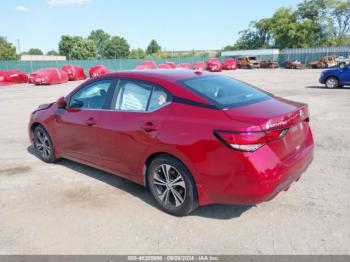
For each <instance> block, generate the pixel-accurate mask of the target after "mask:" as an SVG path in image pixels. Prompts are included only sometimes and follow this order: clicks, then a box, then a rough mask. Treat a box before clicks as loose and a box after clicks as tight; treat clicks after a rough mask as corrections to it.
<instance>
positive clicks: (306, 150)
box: [29, 70, 314, 216]
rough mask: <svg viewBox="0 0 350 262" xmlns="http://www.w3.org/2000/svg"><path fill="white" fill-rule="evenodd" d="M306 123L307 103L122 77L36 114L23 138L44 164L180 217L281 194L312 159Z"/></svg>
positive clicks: (172, 76)
mask: <svg viewBox="0 0 350 262" xmlns="http://www.w3.org/2000/svg"><path fill="white" fill-rule="evenodd" d="M309 119H310V117H309V110H308V106H307V105H306V104H302V103H298V102H293V101H290V100H286V99H283V98H278V97H276V96H273V95H271V94H269V93H266V92H264V91H262V90H260V89H257V88H255V87H252V86H250V85H248V84H245V83H242V82H240V81H238V80H235V79H232V78H229V77H225V76H221V75H212V74H210V73H205V72H197V71H196V72H195V71H189V70H148V71H147V70H145V71H126V72H117V73H112V74H108V75H104V76H100V77H97V78H94V79H91V80H89V81H87V82H85V83H83V84H81V85H80V86H79V87H77V88H76V89H75V90H74V91H72V92H71V93H70V94H68V95H67V96H66V97H61V98H59V99H58V100H57V101H56V102H53V103H49V104H45V105H41V106H39V108H38V109H37V110H36V111H34V112H33V113H32V115H31V119H30V123H29V135H30V141H31V142H32V145H33V146H34V148H35V149H36V151H37V153H38V155H39V156H40V157H41V158H42V160H44V161H45V162H50V163H52V162H55V161H56V160H58V159H59V158H67V159H71V160H74V161H77V162H81V163H84V164H87V165H91V166H93V167H98V168H100V169H103V170H105V171H108V172H111V173H113V174H116V175H119V176H122V177H124V178H126V179H129V180H131V181H134V182H136V183H138V184H141V185H144V186H145V187H147V188H148V189H149V190H150V192H151V194H152V195H153V197H154V199H155V201H156V202H157V203H158V204H159V206H160V207H161V209H163V210H164V211H166V212H169V213H171V214H173V215H177V216H181V215H186V214H189V213H190V212H191V211H193V210H194V209H195V208H196V207H197V206H202V205H207V204H213V203H226V204H244V205H252V204H257V203H261V202H263V201H267V200H270V199H272V198H273V197H274V196H276V195H277V194H278V193H279V192H281V191H283V190H286V189H288V188H289V187H290V185H291V184H292V183H293V182H294V181H298V180H299V179H300V177H301V174H302V173H303V172H304V171H305V170H306V168H307V167H308V165H309V164H310V163H311V161H312V159H313V148H314V142H313V137H312V132H311V129H310V125H309ZM96 145H98V146H96Z"/></svg>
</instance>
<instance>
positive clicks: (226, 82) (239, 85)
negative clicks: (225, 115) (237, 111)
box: [179, 76, 270, 109]
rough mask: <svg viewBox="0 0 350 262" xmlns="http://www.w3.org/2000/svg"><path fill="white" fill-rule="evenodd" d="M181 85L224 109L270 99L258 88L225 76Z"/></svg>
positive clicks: (196, 80)
mask: <svg viewBox="0 0 350 262" xmlns="http://www.w3.org/2000/svg"><path fill="white" fill-rule="evenodd" d="M179 83H180V84H181V85H182V86H183V87H185V88H187V89H189V90H191V91H193V92H194V93H197V94H199V95H200V96H202V97H203V98H205V99H207V100H209V101H210V102H212V103H213V104H215V105H217V106H218V107H219V108H222V109H224V108H230V107H234V106H241V105H247V104H252V103H257V102H260V101H264V100H267V99H269V98H270V96H269V95H268V94H267V93H265V92H263V91H260V90H258V89H257V88H254V87H252V86H250V85H248V84H245V83H243V82H240V81H238V80H235V79H232V78H230V77H225V76H208V77H200V78H193V79H187V80H183V81H180V82H179Z"/></svg>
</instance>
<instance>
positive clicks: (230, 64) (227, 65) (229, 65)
mask: <svg viewBox="0 0 350 262" xmlns="http://www.w3.org/2000/svg"><path fill="white" fill-rule="evenodd" d="M222 68H223V69H224V70H236V69H237V64H236V60H234V59H233V58H227V59H226V60H225V61H224V64H223V65H222Z"/></svg>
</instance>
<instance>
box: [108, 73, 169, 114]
mask: <svg viewBox="0 0 350 262" xmlns="http://www.w3.org/2000/svg"><path fill="white" fill-rule="evenodd" d="M170 101H171V97H170V95H169V94H168V93H167V92H166V91H165V90H163V89H162V88H160V87H157V86H154V85H152V84H148V83H144V82H139V81H132V80H120V83H119V92H118V96H117V99H116V101H115V102H112V109H114V110H118V111H135V112H147V111H154V110H157V109H159V108H161V107H163V106H164V105H166V104H167V103H169V102H170Z"/></svg>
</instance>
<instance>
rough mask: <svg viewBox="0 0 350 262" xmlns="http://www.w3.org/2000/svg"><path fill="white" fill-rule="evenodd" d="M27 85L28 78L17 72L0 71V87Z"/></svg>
mask: <svg viewBox="0 0 350 262" xmlns="http://www.w3.org/2000/svg"><path fill="white" fill-rule="evenodd" d="M24 83H28V76H27V75H26V74H25V73H23V72H22V71H19V70H7V71H1V70H0V85H11V84H24Z"/></svg>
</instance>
